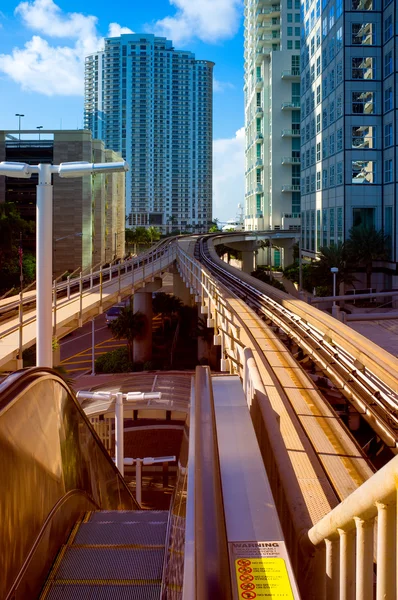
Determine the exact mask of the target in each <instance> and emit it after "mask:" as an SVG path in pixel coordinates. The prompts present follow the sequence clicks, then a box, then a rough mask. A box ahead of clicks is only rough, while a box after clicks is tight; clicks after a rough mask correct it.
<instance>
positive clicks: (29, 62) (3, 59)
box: [0, 0, 131, 96]
mask: <svg viewBox="0 0 398 600" xmlns="http://www.w3.org/2000/svg"><path fill="white" fill-rule="evenodd" d="M15 14H16V15H18V16H20V17H21V19H22V21H23V23H24V25H25V26H26V27H27V28H28V29H31V30H33V31H35V32H37V33H41V34H42V36H43V37H42V36H40V35H34V36H33V37H32V39H31V40H29V41H28V42H26V44H25V45H24V46H23V48H13V50H12V52H11V53H10V54H0V71H3V72H4V73H5V74H6V75H8V76H9V77H10V78H11V79H13V81H15V82H16V83H19V84H20V85H21V87H22V89H24V90H26V91H34V92H39V93H42V94H45V95H47V96H55V95H65V96H74V95H83V91H84V59H85V57H86V56H87V55H88V54H91V53H92V52H95V51H97V50H99V49H101V48H102V47H103V43H104V42H103V38H102V37H100V36H99V35H98V32H97V17H94V16H91V15H88V16H85V15H83V14H81V13H65V12H63V11H62V10H61V9H60V7H59V6H58V5H57V4H55V3H54V2H53V0H33V1H32V2H21V3H20V4H19V5H18V6H17V8H16V9H15ZM130 31H131V30H130V29H128V28H127V27H121V26H120V25H118V23H111V24H110V25H109V32H108V35H110V34H111V32H112V35H113V36H117V35H120V33H127V32H130ZM46 38H65V40H66V42H65V45H59V46H53V45H51V44H50V43H49V42H48V41H47V39H46Z"/></svg>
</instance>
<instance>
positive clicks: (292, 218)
mask: <svg viewBox="0 0 398 600" xmlns="http://www.w3.org/2000/svg"><path fill="white" fill-rule="evenodd" d="M281 227H282V229H288V230H289V229H290V231H298V230H300V227H301V213H283V214H282V223H281Z"/></svg>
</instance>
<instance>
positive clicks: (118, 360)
mask: <svg viewBox="0 0 398 600" xmlns="http://www.w3.org/2000/svg"><path fill="white" fill-rule="evenodd" d="M131 371H133V364H132V363H131V362H130V361H129V357H128V350H127V347H126V346H124V347H122V348H117V349H116V350H112V351H111V352H106V353H105V354H101V356H99V357H98V358H97V359H96V361H95V372H96V373H128V372H131Z"/></svg>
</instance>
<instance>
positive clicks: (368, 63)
mask: <svg viewBox="0 0 398 600" xmlns="http://www.w3.org/2000/svg"><path fill="white" fill-rule="evenodd" d="M351 65H352V70H351V78H352V79H376V71H375V66H376V59H375V57H373V56H368V57H355V58H352V59H351Z"/></svg>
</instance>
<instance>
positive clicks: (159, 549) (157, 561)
mask: <svg viewBox="0 0 398 600" xmlns="http://www.w3.org/2000/svg"><path fill="white" fill-rule="evenodd" d="M168 516H169V512H168V511H150V510H148V511H138V510H136V511H96V512H92V513H87V514H86V515H85V516H84V518H83V519H82V520H81V521H78V522H77V523H76V525H75V527H74V528H73V530H72V533H71V535H70V536H69V539H68V540H67V542H66V544H65V545H64V546H63V547H62V548H61V551H60V553H59V555H58V558H57V560H56V561H55V563H54V566H53V568H52V570H51V573H50V575H49V577H48V580H47V583H46V585H45V587H44V590H43V593H42V594H41V596H40V600H44V599H46V600H64V599H65V600H66V599H68V600H70V599H71V598H73V599H75V600H79V599H83V598H84V600H108V599H110V598H117V599H119V600H131V599H134V600H141V599H142V600H158V599H159V598H160V593H161V584H162V572H163V563H164V554H165V543H166V532H167V521H168Z"/></svg>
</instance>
